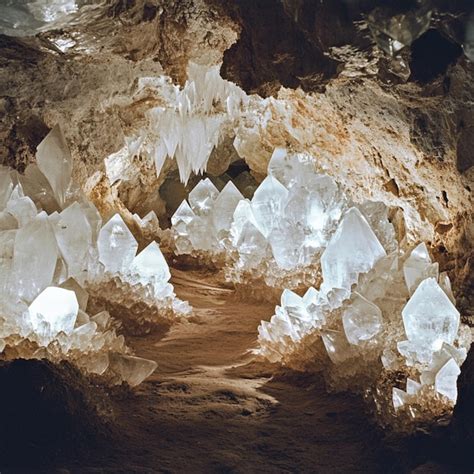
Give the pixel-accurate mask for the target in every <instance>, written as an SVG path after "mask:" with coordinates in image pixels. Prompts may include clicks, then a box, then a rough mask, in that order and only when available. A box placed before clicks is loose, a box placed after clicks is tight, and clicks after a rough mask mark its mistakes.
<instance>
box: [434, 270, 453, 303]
mask: <svg viewBox="0 0 474 474" xmlns="http://www.w3.org/2000/svg"><path fill="white" fill-rule="evenodd" d="M438 283H439V286H440V287H441V288H442V290H443V291H444V292H445V293H446V295H447V297H448V298H449V299H450V301H451V303H453V304H456V299H455V298H454V295H453V290H452V288H451V280H450V279H449V276H448V274H447V272H442V273H440V274H439V279H438Z"/></svg>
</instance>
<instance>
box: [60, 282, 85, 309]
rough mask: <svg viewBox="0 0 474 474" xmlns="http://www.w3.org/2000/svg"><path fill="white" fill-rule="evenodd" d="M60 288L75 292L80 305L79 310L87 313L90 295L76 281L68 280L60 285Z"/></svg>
mask: <svg viewBox="0 0 474 474" xmlns="http://www.w3.org/2000/svg"><path fill="white" fill-rule="evenodd" d="M59 287H60V288H64V289H65V290H71V291H74V293H75V294H76V298H77V303H78V304H79V309H81V310H82V311H85V310H86V309H87V302H88V301H89V293H87V291H86V290H85V289H84V288H83V287H82V286H81V285H80V284H79V283H78V282H77V281H76V280H75V279H74V278H68V279H67V280H65V281H63V282H62V283H61V284H60V285H59Z"/></svg>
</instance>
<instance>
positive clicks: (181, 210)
mask: <svg viewBox="0 0 474 474" xmlns="http://www.w3.org/2000/svg"><path fill="white" fill-rule="evenodd" d="M195 216H196V214H194V212H193V210H192V209H191V208H190V207H189V204H188V203H187V201H186V200H184V201H183V202H182V203H181V204H180V205H179V207H178V209H176V212H175V213H174V214H173V216H172V217H171V224H172V225H173V226H177V225H178V224H179V223H180V222H183V223H184V224H189V223H190V222H191V221H192V220H193V218H194V217H195Z"/></svg>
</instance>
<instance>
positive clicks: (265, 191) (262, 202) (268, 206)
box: [252, 176, 288, 237]
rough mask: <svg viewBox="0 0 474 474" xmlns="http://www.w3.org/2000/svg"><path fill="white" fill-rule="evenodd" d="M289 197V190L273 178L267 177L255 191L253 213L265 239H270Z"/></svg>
mask: <svg viewBox="0 0 474 474" xmlns="http://www.w3.org/2000/svg"><path fill="white" fill-rule="evenodd" d="M287 197H288V190H287V189H286V188H285V186H283V184H281V183H280V182H279V181H278V180H277V179H275V178H273V177H272V176H267V177H266V178H265V179H264V180H263V181H262V183H261V184H260V186H259V187H258V188H257V190H256V191H255V194H254V196H253V198H252V211H253V214H254V215H255V219H256V222H257V226H258V229H259V230H260V232H261V233H262V235H263V236H264V237H268V235H269V234H270V232H271V231H272V229H273V227H274V226H275V223H276V221H277V219H278V216H279V214H280V213H281V211H282V209H283V205H284V203H285V201H286V199H287Z"/></svg>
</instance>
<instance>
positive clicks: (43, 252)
mask: <svg viewBox="0 0 474 474" xmlns="http://www.w3.org/2000/svg"><path fill="white" fill-rule="evenodd" d="M57 259H58V246H57V244H56V239H55V237H54V233H53V230H52V228H51V225H50V223H49V222H48V219H47V216H46V215H45V214H43V213H41V214H38V216H37V217H36V218H35V219H33V220H32V221H30V222H29V223H28V224H26V225H25V226H24V227H22V228H21V229H18V231H17V233H16V237H15V245H14V250H13V274H14V282H13V284H14V287H15V288H16V291H17V293H18V296H19V297H20V298H23V299H24V300H25V301H27V302H29V301H32V300H33V299H34V298H35V296H37V295H38V293H39V292H40V291H42V290H44V289H45V288H46V287H47V286H49V285H50V284H51V282H52V280H53V276H54V271H55V268H56V261H57Z"/></svg>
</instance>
